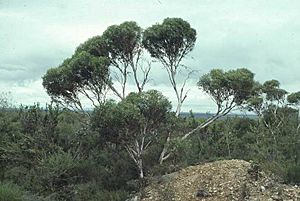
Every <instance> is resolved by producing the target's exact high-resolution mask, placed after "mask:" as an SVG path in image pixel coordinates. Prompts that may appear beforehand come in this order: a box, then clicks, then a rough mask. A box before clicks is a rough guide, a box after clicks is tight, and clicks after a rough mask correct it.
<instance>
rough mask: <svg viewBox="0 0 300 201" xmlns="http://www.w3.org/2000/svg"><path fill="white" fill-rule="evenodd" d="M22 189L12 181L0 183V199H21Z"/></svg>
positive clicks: (20, 200)
mask: <svg viewBox="0 0 300 201" xmlns="http://www.w3.org/2000/svg"><path fill="white" fill-rule="evenodd" d="M22 195H23V191H22V190H21V189H20V187H19V186H17V185H15V184H12V183H0V201H22Z"/></svg>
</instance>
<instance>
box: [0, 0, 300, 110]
mask: <svg viewBox="0 0 300 201" xmlns="http://www.w3.org/2000/svg"><path fill="white" fill-rule="evenodd" d="M166 17H180V18H183V19H184V20H186V21H188V22H189V23H190V24H191V26H192V27H193V28H195V29H196V30H197V43H196V46H195V49H194V51H193V52H192V53H191V54H190V55H189V56H188V57H187V58H186V60H184V63H185V64H186V65H188V66H189V67H191V68H193V69H195V70H197V75H195V79H192V80H190V82H189V84H188V88H190V89H191V91H190V93H189V96H188V99H187V101H186V103H185V105H184V107H183V110H184V111H189V109H191V108H192V109H193V111H201V112H208V111H210V112H213V110H214V107H213V104H212V102H211V101H210V100H209V98H208V97H207V96H205V95H204V94H202V93H201V92H200V91H199V90H198V89H197V88H196V86H195V85H196V82H197V78H196V77H199V75H201V74H204V73H207V72H208V71H209V70H210V69H212V68H223V69H226V70H227V69H235V68H240V67H246V68H248V69H250V70H251V71H253V72H254V73H255V74H256V79H257V80H259V81H265V80H268V79H278V80H279V81H280V82H281V83H282V87H283V88H285V89H286V90H288V91H298V90H300V79H299V75H300V66H299V63H300V1H298V0H295V1H292V0H289V1H288V0H251V1H247V0H188V1H179V0H27V1H26V0H0V92H7V91H10V92H11V93H12V97H13V99H14V101H15V102H16V103H17V104H20V103H23V104H33V103H35V102H40V103H41V104H44V103H46V102H47V101H49V97H48V96H47V94H46V92H45V90H44V89H43V87H42V84H41V83H42V82H41V76H43V75H44V74H45V73H46V71H47V69H49V68H51V67H56V66H57V65H59V64H60V63H61V62H62V61H63V60H64V59H65V58H67V57H70V56H71V55H72V54H73V52H74V50H75V48H76V47H77V46H78V45H79V44H80V43H82V42H84V41H85V40H87V39H88V38H90V37H92V36H95V35H101V33H102V32H103V31H104V30H105V29H106V28H107V27H108V26H110V25H112V24H120V23H122V22H124V21H128V20H130V21H136V22H137V23H138V24H139V25H140V26H141V27H143V28H147V27H148V26H151V25H153V24H155V23H158V22H159V23H160V22H162V20H163V19H164V18H166ZM152 79H153V80H152V82H151V83H150V85H149V86H148V88H155V89H159V90H161V91H162V92H163V93H164V94H165V95H166V96H168V97H169V99H170V100H171V101H175V99H174V97H175V96H174V93H173V91H172V89H171V88H170V85H169V84H168V82H167V81H166V80H167V79H166V73H165V71H164V70H163V69H162V68H161V67H160V66H159V65H155V69H154V72H153V73H152Z"/></svg>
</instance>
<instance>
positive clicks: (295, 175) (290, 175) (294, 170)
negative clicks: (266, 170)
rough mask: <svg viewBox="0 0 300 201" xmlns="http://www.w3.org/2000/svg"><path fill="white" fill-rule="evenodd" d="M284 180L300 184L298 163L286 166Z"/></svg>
mask: <svg viewBox="0 0 300 201" xmlns="http://www.w3.org/2000/svg"><path fill="white" fill-rule="evenodd" d="M286 181H287V182H288V183H295V184H300V165H299V164H298V165H294V166H290V167H288V168H287V176H286Z"/></svg>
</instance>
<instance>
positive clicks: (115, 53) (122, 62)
mask: <svg viewBox="0 0 300 201" xmlns="http://www.w3.org/2000/svg"><path fill="white" fill-rule="evenodd" d="M102 37H103V40H104V41H105V44H106V46H107V50H108V52H109V58H110V60H111V64H112V66H114V67H115V68H116V69H117V71H119V74H118V75H117V78H118V81H119V82H120V83H121V87H122V96H123V98H124V97H125V95H126V93H125V88H126V83H127V79H128V74H129V73H130V69H129V68H131V71H132V74H133V78H134V82H135V84H136V87H137V88H138V91H139V92H141V91H143V88H144V86H145V84H146V83H147V80H148V75H149V72H150V66H151V65H148V66H141V65H140V62H141V61H140V60H141V57H142V54H143V47H142V41H141V40H142V29H141V27H139V26H138V25H137V23H136V22H133V21H127V22H123V23H122V24H120V25H112V26H110V27H108V28H107V29H106V30H105V31H104V33H103V35H102ZM139 70H142V72H143V77H142V78H140V79H139V73H138V71H139Z"/></svg>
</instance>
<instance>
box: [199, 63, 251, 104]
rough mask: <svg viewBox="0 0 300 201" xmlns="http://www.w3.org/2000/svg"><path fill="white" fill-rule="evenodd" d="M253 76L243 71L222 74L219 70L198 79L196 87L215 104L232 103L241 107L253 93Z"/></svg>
mask: <svg viewBox="0 0 300 201" xmlns="http://www.w3.org/2000/svg"><path fill="white" fill-rule="evenodd" d="M253 78H254V74H253V73H252V72H251V71H249V70H247V69H245V68H241V69H237V70H230V71H228V72H224V71H223V70H221V69H214V70H211V71H210V73H208V74H205V75H203V76H201V77H200V79H199V82H198V87H199V88H200V89H202V90H203V91H204V92H206V93H207V94H209V95H210V96H211V97H212V98H213V99H214V100H215V101H216V103H217V104H222V103H224V102H229V103H230V101H232V102H231V103H232V104H237V105H241V104H242V103H244V102H245V100H247V99H248V98H249V97H250V95H252V93H253V90H252V89H253V87H254V86H255V81H254V79H253Z"/></svg>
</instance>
